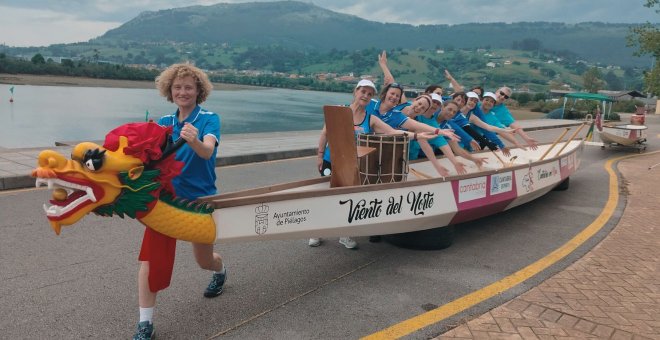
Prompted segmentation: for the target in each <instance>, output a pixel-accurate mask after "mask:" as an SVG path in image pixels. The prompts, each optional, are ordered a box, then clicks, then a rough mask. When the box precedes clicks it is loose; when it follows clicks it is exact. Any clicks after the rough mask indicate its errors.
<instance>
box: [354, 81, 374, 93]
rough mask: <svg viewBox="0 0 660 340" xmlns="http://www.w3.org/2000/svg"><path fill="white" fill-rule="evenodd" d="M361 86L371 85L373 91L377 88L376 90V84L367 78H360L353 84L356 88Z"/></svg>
mask: <svg viewBox="0 0 660 340" xmlns="http://www.w3.org/2000/svg"><path fill="white" fill-rule="evenodd" d="M363 86H366V87H371V88H372V89H374V91H377V90H376V85H374V82H372V81H371V80H369V79H362V80H360V81H359V82H358V83H357V85H355V88H356V89H357V88H358V87H363Z"/></svg>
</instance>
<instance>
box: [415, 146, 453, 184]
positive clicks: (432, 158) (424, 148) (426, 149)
mask: <svg viewBox="0 0 660 340" xmlns="http://www.w3.org/2000/svg"><path fill="white" fill-rule="evenodd" d="M445 146H446V145H445ZM419 147H420V149H422V152H424V155H425V156H426V158H428V159H429V161H430V162H431V164H432V165H433V167H434V168H435V171H437V172H438V174H440V176H442V177H447V176H449V170H447V168H445V167H444V166H442V164H440V161H439V160H438V159H437V158H435V153H433V148H432V147H431V145H430V144H429V143H428V141H425V140H420V141H419Z"/></svg>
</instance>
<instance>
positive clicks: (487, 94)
mask: <svg viewBox="0 0 660 340" xmlns="http://www.w3.org/2000/svg"><path fill="white" fill-rule="evenodd" d="M486 97H491V98H493V100H494V101H497V96H496V95H495V93H493V92H486V93H484V98H486Z"/></svg>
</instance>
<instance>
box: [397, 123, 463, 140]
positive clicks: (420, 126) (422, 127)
mask: <svg viewBox="0 0 660 340" xmlns="http://www.w3.org/2000/svg"><path fill="white" fill-rule="evenodd" d="M401 127H402V128H404V129H406V130H412V131H417V132H429V133H434V134H437V135H442V136H445V137H447V138H449V139H451V140H455V141H457V142H460V141H461V138H460V137H459V136H457V135H456V134H455V133H454V131H451V130H447V129H438V128H435V127H433V126H431V125H428V124H424V123H420V122H418V121H416V120H414V119H408V120H406V121H405V122H404V123H403V124H401Z"/></svg>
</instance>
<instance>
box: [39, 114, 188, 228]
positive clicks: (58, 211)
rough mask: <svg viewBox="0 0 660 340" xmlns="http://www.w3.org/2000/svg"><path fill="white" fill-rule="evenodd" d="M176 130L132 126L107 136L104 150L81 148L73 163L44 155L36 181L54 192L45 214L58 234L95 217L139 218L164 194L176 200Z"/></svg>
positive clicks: (55, 154) (82, 145)
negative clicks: (90, 215) (92, 214)
mask: <svg viewBox="0 0 660 340" xmlns="http://www.w3.org/2000/svg"><path fill="white" fill-rule="evenodd" d="M171 131H172V130H171V128H165V127H162V126H159V125H158V124H155V123H130V124H125V125H122V126H120V127H118V128H116V129H114V130H112V131H111V132H110V133H108V135H107V136H106V139H105V142H104V144H103V146H100V145H97V144H95V143H91V142H83V143H80V144H78V145H76V146H75V147H74V148H73V150H72V152H71V159H67V158H66V157H65V156H63V155H62V154H60V153H58V152H56V151H52V150H45V151H42V152H41V153H40V154H39V159H38V167H37V168H36V169H35V170H33V171H32V176H33V177H36V185H37V187H39V186H43V185H47V186H48V188H49V189H51V190H52V199H51V200H50V205H47V204H44V210H45V211H46V216H47V217H48V220H49V222H50V224H51V227H52V228H53V230H55V233H56V234H58V235H59V233H60V230H61V228H62V226H66V225H71V224H74V223H76V222H77V221H79V220H80V219H81V218H83V216H85V215H86V214H88V213H90V212H95V213H97V214H99V215H104V216H111V215H113V214H117V215H120V216H121V217H123V216H124V214H126V215H128V216H129V217H132V218H139V217H140V215H141V214H142V215H143V214H145V213H147V212H148V211H149V210H150V209H151V208H153V206H154V204H155V201H156V200H157V198H158V197H159V196H160V195H161V194H167V193H169V195H170V197H173V193H174V190H173V187H172V184H171V180H172V179H173V178H174V177H175V176H176V175H178V174H179V173H180V171H181V167H182V165H183V164H182V163H181V162H178V161H175V160H174V157H173V156H172V157H171V156H169V155H168V154H171V149H172V147H173V146H172V143H171V139H170V135H171Z"/></svg>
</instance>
